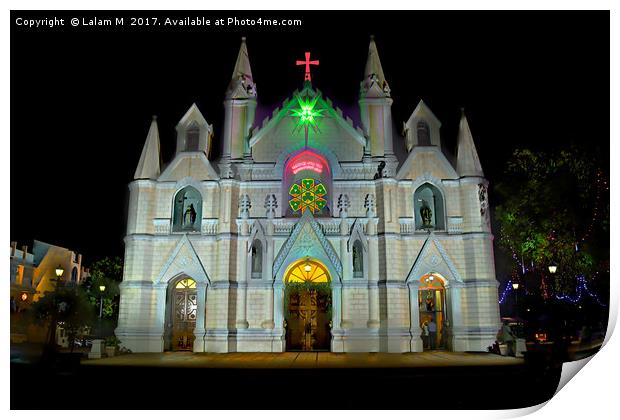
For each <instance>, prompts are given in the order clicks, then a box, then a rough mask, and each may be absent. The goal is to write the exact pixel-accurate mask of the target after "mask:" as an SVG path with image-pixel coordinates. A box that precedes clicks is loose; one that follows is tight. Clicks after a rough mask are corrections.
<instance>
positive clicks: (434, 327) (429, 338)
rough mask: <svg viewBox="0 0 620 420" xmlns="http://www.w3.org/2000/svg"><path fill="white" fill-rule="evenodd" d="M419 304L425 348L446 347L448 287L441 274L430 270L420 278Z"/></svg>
mask: <svg viewBox="0 0 620 420" xmlns="http://www.w3.org/2000/svg"><path fill="white" fill-rule="evenodd" d="M418 305H419V308H420V328H421V329H422V341H423V345H424V350H435V349H442V348H445V328H446V311H445V306H446V289H445V280H444V279H443V278H442V277H441V275H439V274H437V273H433V272H430V273H428V274H425V275H423V276H422V277H421V278H420V284H419V289H418ZM425 325H426V328H425V327H424V326H425ZM426 331H428V335H426V334H425V332H426Z"/></svg>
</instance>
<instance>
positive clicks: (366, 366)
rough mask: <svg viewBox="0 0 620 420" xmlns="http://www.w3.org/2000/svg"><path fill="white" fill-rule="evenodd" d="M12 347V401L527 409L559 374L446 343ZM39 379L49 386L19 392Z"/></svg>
mask: <svg viewBox="0 0 620 420" xmlns="http://www.w3.org/2000/svg"><path fill="white" fill-rule="evenodd" d="M11 356H12V361H11V372H10V375H11V390H12V392H11V409H78V408H79V409H198V410H206V409H276V410H277V409H293V410H299V409H302V410H317V409H431V410H432V409H502V408H521V407H527V406H531V405H535V404H539V403H541V402H544V401H547V400H548V399H549V398H550V397H551V396H552V395H553V393H554V391H555V389H556V388H557V384H558V381H559V377H560V371H559V370H558V369H557V368H550V367H549V366H547V365H545V364H544V363H538V362H536V363H532V360H531V358H528V359H527V360H525V361H524V360H523V359H517V358H513V357H502V356H498V355H494V354H486V353H449V352H443V351H435V352H425V353H415V354H404V355H399V354H385V353H357V354H335V353H233V354H205V353H202V354H193V353H142V354H130V355H124V356H117V357H113V358H109V359H100V360H86V359H84V358H82V360H81V363H79V364H78V363H75V364H71V363H68V364H67V363H66V362H70V361H71V360H64V363H60V362H62V360H59V363H58V364H55V365H52V366H46V365H40V364H38V363H36V362H26V361H25V359H26V357H24V356H26V354H25V353H22V354H21V357H17V356H18V354H17V352H15V353H13V352H12V355H11ZM77 357H78V358H79V356H77ZM74 361H78V360H77V359H75V360H74ZM32 384H36V386H37V388H38V389H45V392H42V393H38V394H37V396H36V398H33V397H32V393H29V392H14V390H22V389H30V388H31V387H32ZM98 395H104V397H102V398H99V397H98ZM308 395H311V397H308ZM508 395H509V396H510V398H507V396H508Z"/></svg>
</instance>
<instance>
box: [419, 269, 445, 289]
mask: <svg viewBox="0 0 620 420" xmlns="http://www.w3.org/2000/svg"><path fill="white" fill-rule="evenodd" d="M445 284H446V283H445V279H444V278H443V276H441V275H440V274H439V273H435V272H430V273H427V274H425V275H423V276H422V277H421V278H420V286H419V287H420V289H443V288H444V287H445Z"/></svg>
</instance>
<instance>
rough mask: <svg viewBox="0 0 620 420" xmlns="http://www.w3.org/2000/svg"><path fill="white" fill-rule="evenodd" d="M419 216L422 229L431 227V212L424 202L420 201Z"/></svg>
mask: <svg viewBox="0 0 620 420" xmlns="http://www.w3.org/2000/svg"><path fill="white" fill-rule="evenodd" d="M420 216H421V217H422V226H423V227H433V225H432V223H431V222H432V220H433V210H431V208H430V207H429V206H428V203H427V202H426V200H422V207H420Z"/></svg>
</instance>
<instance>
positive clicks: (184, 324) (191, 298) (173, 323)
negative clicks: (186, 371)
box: [165, 277, 198, 351]
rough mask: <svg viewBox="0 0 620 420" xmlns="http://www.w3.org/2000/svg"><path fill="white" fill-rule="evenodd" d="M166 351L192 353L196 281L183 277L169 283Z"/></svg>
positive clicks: (196, 312) (195, 312)
mask: <svg viewBox="0 0 620 420" xmlns="http://www.w3.org/2000/svg"><path fill="white" fill-rule="evenodd" d="M166 300H167V306H168V308H167V311H166V313H167V318H168V319H167V321H166V326H167V331H166V334H165V335H166V337H165V338H166V340H165V342H166V345H165V349H166V350H172V351H192V350H193V349H194V338H195V337H194V329H195V328H196V318H197V315H198V299H197V289H196V281H195V280H193V279H191V278H189V277H184V278H181V279H179V280H177V281H172V282H170V285H169V286H168V297H167V299H166Z"/></svg>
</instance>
